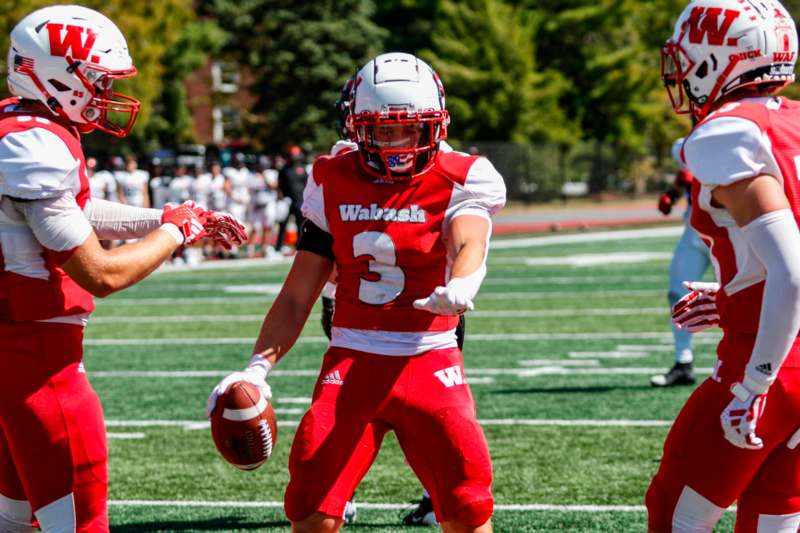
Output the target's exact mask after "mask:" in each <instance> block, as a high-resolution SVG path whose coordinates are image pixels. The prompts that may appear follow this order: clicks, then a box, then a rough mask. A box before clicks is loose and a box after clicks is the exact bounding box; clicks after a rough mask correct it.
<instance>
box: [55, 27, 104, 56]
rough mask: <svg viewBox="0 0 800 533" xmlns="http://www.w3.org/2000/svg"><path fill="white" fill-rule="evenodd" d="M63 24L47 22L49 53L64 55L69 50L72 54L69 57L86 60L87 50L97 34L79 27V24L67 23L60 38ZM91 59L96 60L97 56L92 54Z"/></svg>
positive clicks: (90, 48)
mask: <svg viewBox="0 0 800 533" xmlns="http://www.w3.org/2000/svg"><path fill="white" fill-rule="evenodd" d="M63 29H64V25H63V24H55V23H52V24H48V25H47V32H48V33H49V34H50V53H51V54H52V55H54V56H61V57H66V56H67V55H68V54H69V52H70V50H72V54H70V57H72V58H73V59H77V60H80V61H86V60H87V59H88V58H89V52H91V51H92V47H93V46H94V42H95V41H96V40H97V34H96V33H95V32H93V31H92V30H90V29H89V28H81V27H80V26H71V25H69V24H68V25H67V31H66V33H65V34H64V37H63V38H62V31H61V30H63ZM84 33H86V40H85V41H84V40H83V34H84ZM92 61H94V62H97V61H99V58H98V57H97V56H92Z"/></svg>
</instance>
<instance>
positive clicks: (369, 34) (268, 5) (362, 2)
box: [206, 0, 386, 150]
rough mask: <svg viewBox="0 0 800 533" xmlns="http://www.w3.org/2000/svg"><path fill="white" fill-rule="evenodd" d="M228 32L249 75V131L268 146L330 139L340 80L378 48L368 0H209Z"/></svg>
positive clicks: (380, 33) (319, 144)
mask: <svg viewBox="0 0 800 533" xmlns="http://www.w3.org/2000/svg"><path fill="white" fill-rule="evenodd" d="M206 8H207V9H209V10H210V12H212V13H213V14H214V15H215V16H216V17H217V20H219V21H221V23H222V21H224V22H225V25H224V26H223V27H224V28H225V29H227V30H229V31H230V32H231V34H232V36H233V38H232V40H231V42H230V44H229V47H228V49H229V51H230V52H231V53H232V54H234V57H237V58H238V59H239V60H240V61H241V62H242V63H244V64H246V65H247V66H249V67H250V68H251V69H252V71H253V72H254V73H255V75H256V81H255V83H254V85H253V86H252V87H251V90H252V92H253V93H254V94H255V95H256V98H257V99H256V103H255V105H254V106H253V108H252V109H251V111H252V115H251V118H250V121H249V128H248V129H249V131H250V133H251V136H252V138H253V139H254V140H255V141H257V142H258V144H260V145H262V146H263V147H265V148H268V149H272V150H274V149H282V148H285V147H286V146H287V145H291V144H301V143H306V142H308V143H311V144H312V145H313V146H314V147H316V148H318V149H324V148H327V147H328V146H329V145H330V144H331V143H332V142H333V141H334V140H335V139H336V132H335V130H334V128H333V124H334V122H335V110H334V108H333V103H334V102H335V101H336V99H337V97H338V96H339V91H340V89H341V87H342V85H343V84H344V81H345V80H346V79H347V78H349V77H350V76H352V75H353V73H354V72H355V71H356V69H357V68H359V67H360V66H361V65H363V64H364V63H366V62H367V60H368V59H369V58H370V57H372V56H374V55H376V54H377V53H379V52H381V51H382V48H383V39H384V37H385V34H386V32H385V31H384V30H383V29H381V28H380V27H378V26H377V25H376V24H375V23H374V21H373V16H374V13H375V7H374V5H373V3H372V1H371V0H340V1H334V0H324V1H323V0H320V1H317V2H294V1H291V0H245V1H240V0H213V1H212V2H211V3H210V5H208V6H207V7H206Z"/></svg>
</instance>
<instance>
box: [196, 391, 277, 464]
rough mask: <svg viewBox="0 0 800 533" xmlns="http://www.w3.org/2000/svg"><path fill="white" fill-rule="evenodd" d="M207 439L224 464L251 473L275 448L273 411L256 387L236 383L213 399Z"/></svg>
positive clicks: (275, 435) (275, 434)
mask: <svg viewBox="0 0 800 533" xmlns="http://www.w3.org/2000/svg"><path fill="white" fill-rule="evenodd" d="M211 437H212V438H213V439H214V444H215V445H216V446H217V450H219V453H220V454H221V455H222V457H224V458H225V460H226V461H228V462H229V463H230V464H232V465H233V466H235V467H236V468H239V469H241V470H255V469H256V468H258V467H259V466H261V465H262V464H264V462H265V461H266V460H267V459H269V458H270V456H271V455H272V450H273V448H274V447H275V442H276V440H277V437H278V422H277V420H276V418H275V410H274V409H273V408H272V404H271V403H270V402H269V401H268V400H267V399H266V398H264V397H263V395H262V394H261V391H259V390H258V387H256V386H255V385H253V384H252V383H248V382H246V381H238V382H236V383H234V384H233V385H231V386H230V387H229V388H228V390H227V391H226V392H225V394H223V395H221V396H220V397H219V398H218V399H217V405H216V407H214V411H213V412H212V413H211Z"/></svg>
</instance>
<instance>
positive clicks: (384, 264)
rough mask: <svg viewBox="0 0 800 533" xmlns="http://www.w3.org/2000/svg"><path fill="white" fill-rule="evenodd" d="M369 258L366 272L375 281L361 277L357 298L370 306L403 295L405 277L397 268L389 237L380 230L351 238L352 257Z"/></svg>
mask: <svg viewBox="0 0 800 533" xmlns="http://www.w3.org/2000/svg"><path fill="white" fill-rule="evenodd" d="M361 255H368V256H371V257H372V258H373V259H372V260H370V262H369V271H370V272H372V273H374V274H377V275H378V276H379V277H378V280H377V281H370V280H367V279H364V278H361V283H360V285H359V286H358V299H359V300H361V301H362V302H364V303H368V304H372V305H383V304H387V303H389V302H391V301H392V300H394V299H395V298H397V297H398V296H400V293H401V292H403V287H404V286H405V283H406V276H405V274H403V271H402V269H400V267H398V266H397V254H396V252H395V247H394V242H393V241H392V238H391V237H389V236H388V235H387V234H385V233H381V232H379V231H364V232H361V233H358V234H356V235H354V236H353V256H354V257H359V256H361Z"/></svg>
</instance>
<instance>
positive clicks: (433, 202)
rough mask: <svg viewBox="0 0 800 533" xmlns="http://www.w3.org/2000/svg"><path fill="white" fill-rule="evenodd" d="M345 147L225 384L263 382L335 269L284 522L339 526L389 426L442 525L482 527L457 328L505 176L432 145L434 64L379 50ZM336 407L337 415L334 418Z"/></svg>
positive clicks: (481, 264) (438, 130)
mask: <svg viewBox="0 0 800 533" xmlns="http://www.w3.org/2000/svg"><path fill="white" fill-rule="evenodd" d="M351 111H352V114H351V115H350V119H349V120H350V126H351V128H353V132H354V136H355V139H356V140H357V142H358V150H356V151H353V152H350V153H348V154H346V155H341V156H337V157H322V158H320V159H318V160H317V161H316V162H315V164H314V169H313V176H312V178H311V179H309V181H308V185H307V188H306V191H305V198H304V204H303V212H304V215H305V216H306V217H307V218H308V222H307V223H306V224H305V225H304V227H303V230H302V234H301V240H300V244H299V252H298V254H297V256H296V258H295V261H294V264H293V265H292V269H291V270H290V272H289V275H288V277H287V279H286V282H285V284H284V286H283V289H282V290H281V293H280V294H279V295H278V297H277V299H276V300H275V303H274V304H273V306H272V308H271V309H270V310H269V312H268V313H267V316H266V318H265V320H264V324H263V326H262V328H261V332H260V334H259V337H258V340H257V341H256V345H255V350H254V356H253V358H252V360H251V363H250V365H249V366H248V367H247V369H245V370H244V371H243V372H236V373H234V374H231V375H230V376H228V377H226V378H225V379H223V381H222V382H221V383H220V384H219V385H218V386H217V387H216V388H215V389H214V391H213V392H212V394H211V396H210V397H209V410H211V409H213V406H214V405H215V403H216V398H217V397H218V395H219V394H221V393H222V392H223V391H225V390H227V387H229V386H230V384H231V383H234V382H236V381H239V380H248V381H250V382H253V383H256V384H258V385H259V387H261V389H262V393H263V394H265V395H267V396H269V394H270V391H269V387H268V385H267V384H266V382H265V378H266V376H267V374H268V373H269V370H270V369H271V368H272V367H273V365H275V363H276V362H277V361H278V360H279V359H280V358H281V357H283V356H284V355H285V354H286V352H287V351H288V350H289V349H290V348H291V346H292V345H293V344H294V342H295V340H296V339H297V337H298V335H299V334H300V331H301V330H302V328H303V325H304V324H305V321H306V320H307V318H308V314H309V312H310V310H311V307H312V305H313V304H314V302H315V301H316V299H317V297H318V296H319V293H320V291H321V290H322V287H323V285H324V284H325V282H326V281H327V279H328V275H329V274H330V272H331V269H332V268H333V266H334V264H335V265H336V268H337V272H338V278H337V282H338V283H337V290H336V312H335V313H334V316H333V328H332V340H331V344H330V347H329V349H328V351H327V353H326V354H325V358H324V361H323V365H322V369H321V372H320V375H319V379H318V381H317V383H316V387H315V389H314V394H313V401H312V405H311V408H310V409H309V410H308V412H307V413H306V414H305V416H304V417H303V420H302V421H301V422H300V425H299V427H298V429H297V433H296V434H295V440H294V443H293V445H292V451H291V455H290V459H289V471H290V476H291V477H290V481H289V486H288V487H287V489H286V496H285V511H286V514H287V516H288V517H289V519H290V520H291V521H292V524H293V530H294V531H295V532H306V531H313V532H328V531H338V529H339V528H340V527H341V524H342V518H341V517H342V513H343V511H344V507H345V503H346V502H347V499H348V498H349V497H350V495H351V494H352V493H353V490H354V489H355V487H356V485H357V484H358V483H359V481H360V480H361V479H362V478H363V476H364V475H365V474H366V472H367V470H368V469H369V467H370V465H371V464H372V461H373V460H374V458H375V456H376V454H377V452H378V449H379V448H380V444H381V441H382V440H383V437H384V435H385V434H386V432H387V431H389V430H390V429H393V430H394V431H395V433H396V435H397V438H398V440H399V442H400V445H401V447H402V449H403V452H404V454H405V456H406V459H407V460H408V463H409V464H410V465H411V467H412V469H413V470H414V472H415V473H416V474H417V477H418V478H419V479H420V480H421V481H422V483H423V485H424V486H425V488H426V489H427V490H428V492H430V494H431V498H432V501H433V506H434V509H435V511H436V515H437V518H438V519H439V522H440V523H441V525H442V529H443V530H444V531H448V532H489V531H491V522H490V517H491V514H492V511H493V505H494V504H493V497H492V493H491V482H492V468H491V461H490V458H489V450H488V447H487V444H486V439H485V437H484V435H483V431H482V429H481V427H480V425H479V424H478V422H477V419H476V416H475V405H474V401H473V398H472V394H471V392H470V389H469V387H468V385H467V383H466V380H465V377H464V370H463V362H462V356H461V352H460V351H459V350H458V347H457V345H456V337H455V328H456V324H457V323H458V316H459V314H461V313H463V312H465V311H467V310H469V309H472V308H473V299H474V298H475V295H476V294H477V292H478V289H479V287H480V284H481V282H482V280H483V277H484V275H485V272H486V266H485V261H486V254H487V250H488V241H489V236H490V233H491V216H492V215H493V214H494V213H495V212H497V211H498V210H499V209H500V208H501V207H502V206H503V205H504V203H505V185H504V183H503V179H502V177H501V176H500V175H499V174H498V173H497V171H496V170H495V169H494V167H493V166H492V165H491V163H489V161H488V160H486V159H485V158H483V157H477V156H469V155H467V154H463V153H459V152H449V153H443V152H441V151H440V150H439V143H440V142H441V141H442V140H444V139H445V138H446V136H447V125H448V122H449V116H448V114H447V111H446V109H445V105H444V89H443V87H442V85H441V83H440V81H439V78H438V76H436V74H435V72H434V71H433V70H432V69H431V68H430V67H429V66H428V65H427V64H426V63H424V62H423V61H421V60H419V59H418V58H416V57H414V56H412V55H409V54H401V53H392V54H384V55H381V56H378V57H376V58H375V59H373V60H372V61H370V62H369V63H368V64H367V65H365V66H364V67H363V68H362V69H361V70H360V71H359V73H358V75H357V77H356V81H355V90H354V94H353V101H352V110H351ZM342 413H346V415H342Z"/></svg>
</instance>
